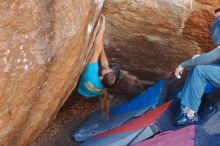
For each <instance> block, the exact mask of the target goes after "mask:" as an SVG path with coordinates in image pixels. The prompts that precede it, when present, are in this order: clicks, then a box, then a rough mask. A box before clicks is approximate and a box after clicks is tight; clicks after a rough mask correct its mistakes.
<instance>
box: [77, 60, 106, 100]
mask: <svg viewBox="0 0 220 146" xmlns="http://www.w3.org/2000/svg"><path fill="white" fill-rule="evenodd" d="M98 72H99V65H98V63H97V62H93V63H89V64H88V65H87V68H86V70H85V72H84V73H83V75H82V76H81V78H80V81H79V86H78V92H79V94H81V95H83V96H85V97H87V98H89V97H94V96H99V95H101V93H102V89H103V85H102V83H101V81H100V79H99V74H98Z"/></svg>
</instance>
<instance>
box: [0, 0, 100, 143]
mask: <svg viewBox="0 0 220 146" xmlns="http://www.w3.org/2000/svg"><path fill="white" fill-rule="evenodd" d="M102 5H103V0H94V1H93V0H91V1H87V0H86V1H85V0H62V1H59V0H49V1H44V0H31V1H26V0H6V1H1V3H0V72H1V74H0V94H1V98H0V145H6V146H12V145H16V146H19V145H27V144H28V143H29V142H31V141H32V140H33V139H34V138H36V136H38V135H39V133H40V132H42V130H43V129H44V128H45V127H46V126H47V125H48V123H50V121H51V120H52V119H53V118H54V117H55V115H56V113H57V111H58V110H59V109H60V107H61V106H62V105H63V103H64V101H65V100H66V99H67V97H68V95H69V93H70V92H71V91H72V89H73V88H74V87H75V84H76V82H77V79H78V77H79V74H80V72H81V70H82V68H83V67H84V65H85V64H86V60H87V56H88V55H89V52H90V50H91V46H92V41H93V39H92V38H93V36H94V35H95V33H92V32H94V31H93V30H97V29H94V28H95V27H94V26H95V22H96V21H97V18H98V15H99V12H100V10H101V8H102ZM88 46H90V47H88ZM89 48H90V49H89Z"/></svg>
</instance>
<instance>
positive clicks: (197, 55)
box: [192, 54, 200, 59]
mask: <svg viewBox="0 0 220 146" xmlns="http://www.w3.org/2000/svg"><path fill="white" fill-rule="evenodd" d="M199 56H200V54H196V55H194V56H193V57H192V59H195V58H196V57H199Z"/></svg>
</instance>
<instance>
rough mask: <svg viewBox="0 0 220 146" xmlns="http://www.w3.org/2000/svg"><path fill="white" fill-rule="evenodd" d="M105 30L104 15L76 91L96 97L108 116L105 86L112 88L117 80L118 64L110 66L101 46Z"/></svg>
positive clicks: (108, 101) (108, 105)
mask: <svg viewBox="0 0 220 146" xmlns="http://www.w3.org/2000/svg"><path fill="white" fill-rule="evenodd" d="M104 31H105V17H104V16H101V26H100V29H99V32H98V34H97V36H96V39H95V42H94V50H93V53H92V56H91V58H90V60H89V63H88V65H87V67H86V69H85V71H84V73H83V74H82V76H81V78H80V81H79V86H78V93H79V94H81V95H82V96H84V97H86V98H91V97H97V96H99V99H100V106H101V109H102V112H103V115H104V116H105V117H106V118H108V113H109V108H110V99H109V96H108V92H107V90H106V89H107V88H112V87H114V85H115V84H116V83H117V81H118V80H119V78H118V76H119V74H120V69H119V67H118V66H114V67H113V68H110V66H109V62H108V59H107V57H106V55H105V50H104V46H103V36H104Z"/></svg>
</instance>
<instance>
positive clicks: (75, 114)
mask: <svg viewBox="0 0 220 146" xmlns="http://www.w3.org/2000/svg"><path fill="white" fill-rule="evenodd" d="M112 97H113V98H112V105H115V104H119V103H122V102H125V101H127V99H126V98H125V97H120V98H119V97H117V96H115V97H114V96H112ZM98 108H99V105H98V100H97V99H85V98H82V97H79V96H77V95H76V94H75V93H73V95H71V96H70V98H69V99H68V100H67V101H66V103H65V104H64V106H63V107H62V109H61V110H60V111H59V113H58V114H57V117H56V118H55V120H54V121H53V122H52V123H51V124H50V126H49V127H48V128H47V129H46V130H45V131H44V132H43V133H42V134H41V135H40V136H39V137H38V138H37V139H36V140H35V141H34V142H33V143H32V144H30V146H78V145H79V143H77V142H74V141H73V140H71V135H72V133H73V132H74V131H76V130H77V128H78V127H79V126H80V124H81V123H82V122H83V121H84V120H85V119H86V118H87V117H88V116H89V115H90V114H91V113H92V112H94V111H95V110H97V109H98Z"/></svg>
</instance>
